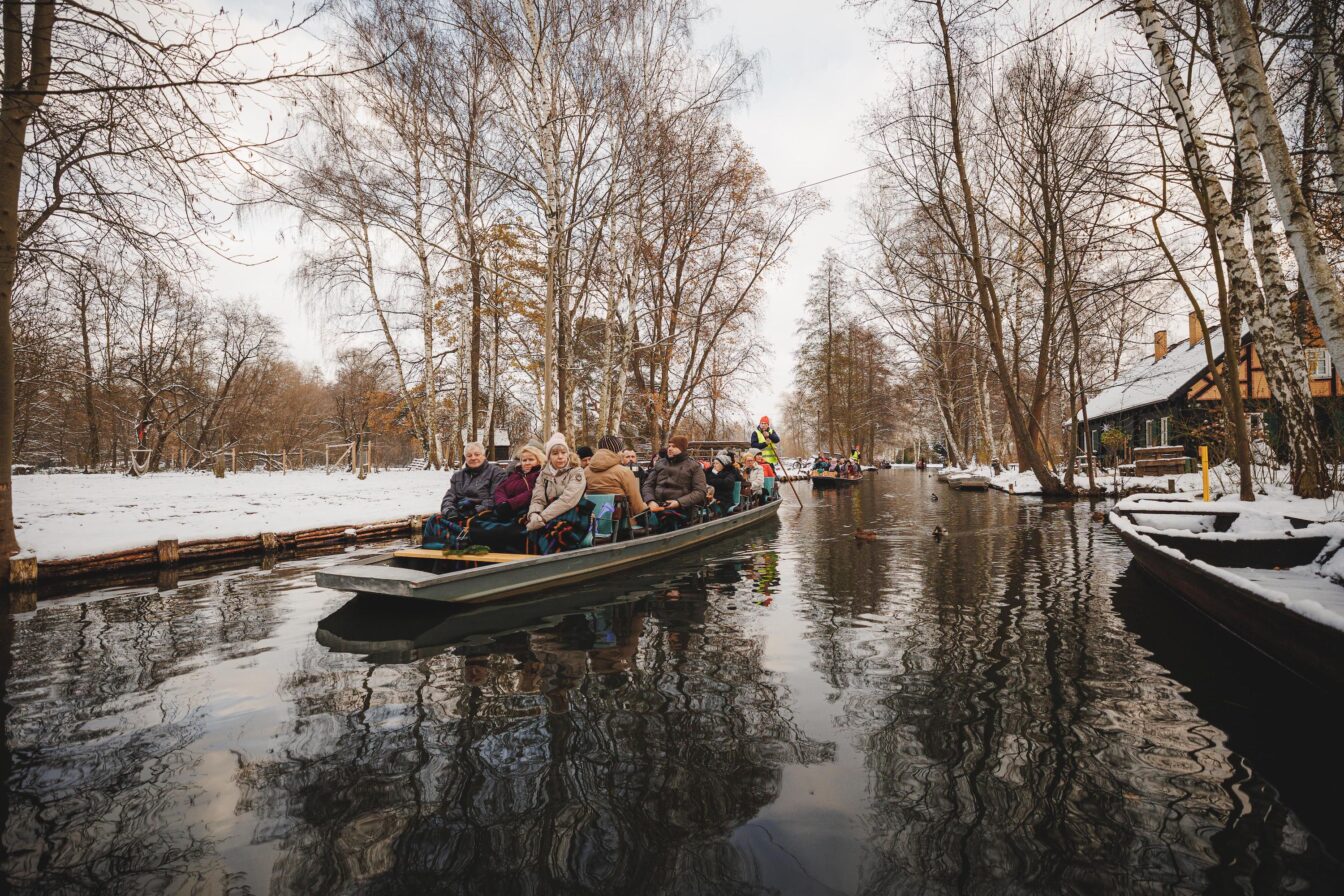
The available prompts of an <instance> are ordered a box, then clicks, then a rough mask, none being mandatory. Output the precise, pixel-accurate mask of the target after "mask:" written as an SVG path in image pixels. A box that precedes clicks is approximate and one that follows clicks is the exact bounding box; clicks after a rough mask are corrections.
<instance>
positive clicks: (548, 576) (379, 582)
mask: <svg viewBox="0 0 1344 896" xmlns="http://www.w3.org/2000/svg"><path fill="white" fill-rule="evenodd" d="M781 503H782V502H780V501H779V500H774V501H770V502H768V503H765V504H762V505H760V506H759V507H750V508H747V509H746V510H743V511H741V512H739V513H734V514H730V515H728V516H725V517H720V518H718V519H714V520H710V521H709V522H705V523H699V524H697V525H694V526H687V527H686V528H685V529H678V530H677V531H675V532H667V533H664V534H661V535H646V536H644V537H642V538H633V539H629V540H626V541H617V542H613V543H611V544H605V545H598V546H595V547H590V548H580V549H578V550H573V551H565V552H563V553H559V554H550V555H547V556H544V557H533V556H527V555H523V554H484V555H456V556H446V555H444V554H443V553H442V552H440V551H429V550H421V551H417V550H413V549H411V550H401V551H393V552H390V553H387V554H380V555H378V556H375V557H371V558H369V559H367V560H365V561H363V562H361V563H350V564H343V565H340V566H333V567H330V568H327V569H323V570H320V571H319V572H318V573H317V576H316V579H317V584H319V585H321V586H323V587H325V588H334V589H336V590H339V591H354V592H356V593H359V594H382V595H387V596H393V597H404V598H413V599H416V600H430V601H441V602H446V603H474V602H481V601H488V600H496V599H499V598H504V597H511V596H514V595H518V594H528V593H531V592H536V591H542V590H545V589H548V588H560V587H564V586H567V585H572V584H575V583H577V582H583V581H587V580H590V579H595V578H600V577H602V576H605V575H609V574H611V573H613V572H617V571H619V570H622V569H627V568H629V567H632V566H638V565H640V564H643V563H650V562H653V561H654V560H659V559H662V558H664V557H668V556H671V555H672V554H676V553H678V552H680V551H684V550H687V549H689V548H692V547H696V546H697V545H702V544H705V543H706V542H708V541H711V540H714V539H718V538H722V537H723V536H724V535H727V534H728V533H731V532H737V531H740V530H742V529H746V528H748V527H750V526H755V525H758V524H760V523H763V522H766V521H768V520H771V519H774V518H775V517H776V515H777V514H778V513H779V507H780V504H781ZM464 563H466V564H470V565H471V567H472V568H467V569H454V570H448V571H443V567H445V566H460V565H462V564H464Z"/></svg>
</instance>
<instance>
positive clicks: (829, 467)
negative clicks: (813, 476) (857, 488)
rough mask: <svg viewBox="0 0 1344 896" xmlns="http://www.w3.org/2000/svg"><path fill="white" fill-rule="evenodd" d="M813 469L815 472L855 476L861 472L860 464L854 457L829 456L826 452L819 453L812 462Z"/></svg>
mask: <svg viewBox="0 0 1344 896" xmlns="http://www.w3.org/2000/svg"><path fill="white" fill-rule="evenodd" d="M812 471H813V472H814V473H827V472H829V473H838V474H840V475H841V476H853V475H855V474H857V473H858V472H859V465H858V464H857V463H855V462H854V460H853V459H852V458H848V457H835V458H832V457H828V456H827V455H825V454H819V455H817V459H816V460H814V461H813V462H812Z"/></svg>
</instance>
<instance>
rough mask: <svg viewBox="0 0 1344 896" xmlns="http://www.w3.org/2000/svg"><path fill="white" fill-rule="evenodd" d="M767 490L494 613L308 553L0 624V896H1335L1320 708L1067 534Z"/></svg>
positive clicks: (948, 498) (930, 507)
mask: <svg viewBox="0 0 1344 896" xmlns="http://www.w3.org/2000/svg"><path fill="white" fill-rule="evenodd" d="M785 497H786V498H787V499H788V501H790V502H793V498H792V497H791V496H790V495H789V492H788V491H787V490H786V491H785ZM935 499H936V500H935ZM802 500H803V502H804V503H805V504H806V507H804V508H802V509H799V508H798V507H797V505H796V503H794V504H793V505H792V506H790V505H787V504H786V505H785V506H784V509H783V510H782V511H781V513H780V519H779V521H778V522H777V523H770V524H768V525H766V526H763V527H761V528H759V529H758V530H756V531H753V532H750V533H747V534H745V535H741V536H736V537H732V538H730V539H727V540H725V541H724V542H723V543H722V544H719V545H716V546H714V547H713V548H712V549H708V550H704V551H702V552H700V553H699V554H695V555H689V556H686V557H683V558H680V559H677V560H673V561H669V562H667V563H664V564H662V565H659V566H656V567H651V568H648V569H646V570H644V571H640V572H636V573H630V574H625V575H622V577H621V578H620V580H619V581H617V582H611V583H607V584H605V585H603V586H602V587H598V588H586V589H576V590H572V591H567V592H562V593H558V594H555V595H551V596H549V597H547V598H545V599H530V600H526V601H522V602H515V603H514V604H511V605H509V606H508V607H505V608H502V609H483V610H477V611H474V612H471V613H466V614H462V613H458V614H450V613H447V612H445V611H443V610H440V609H438V608H430V609H427V610H426V609H422V608H405V607H401V608H397V607H389V606H387V605H386V604H379V603H377V602H369V601H364V600H358V601H353V602H351V601H350V598H349V595H346V594H341V593H337V592H332V591H328V590H325V589H321V588H318V587H316V586H315V585H314V584H313V580H312V575H313V572H314V570H315V569H316V568H318V567H319V566H321V565H322V564H325V563H332V562H336V561H337V560H338V559H339V558H325V559H322V560H318V561H315V560H306V561H292V562H288V563H282V564H280V565H279V566H277V567H275V568H273V569H270V570H257V569H254V570H249V571H242V572H235V573H229V574H224V575H218V576H215V577H212V578H210V579H207V580H201V581H186V582H182V583H180V584H179V585H178V587H177V588H175V589H173V590H167V591H159V590H156V589H152V588H141V589H133V588H132V589H119V590H109V591H103V592H96V593H90V594H85V595H80V596H77V597H72V598H65V599H60V600H56V601H51V602H44V603H42V604H39V606H38V609H37V610H36V611H35V612H31V613H26V614H22V615H18V616H14V617H11V618H10V619H9V622H8V626H7V628H6V629H5V632H4V643H3V649H4V657H5V660H6V666H7V672H6V676H5V696H4V699H5V703H6V712H7V715H6V719H5V751H4V768H3V772H4V775H5V777H6V782H7V812H6V815H5V822H4V840H3V842H4V849H5V858H4V863H5V865H4V869H5V871H4V873H5V878H6V885H7V887H6V889H7V892H11V893H28V892H31V893H56V892H69V893H100V894H101V893H141V892H175V893H226V892H228V893H240V894H241V893H257V894H260V893H336V892H352V893H356V892H357V893H403V892H416V893H419V892H446V893H489V894H513V893H518V894H547V893H557V894H559V893H564V894H571V893H641V894H643V893H668V894H688V893H694V894H699V893H704V894H748V893H780V894H833V893H862V894H886V893H921V894H923V893H1070V892H1071V893H1089V894H1091V893H1110V892H1117V893H1119V892H1123V893H1149V892H1151V893H1186V892H1189V893H1196V892H1199V893H1205V892H1247V893H1251V892H1259V893H1277V892H1324V893H1339V892H1344V865H1342V864H1341V859H1342V858H1344V836H1342V835H1341V831H1342V830H1344V826H1342V825H1341V821H1340V819H1339V817H1338V815H1339V812H1340V809H1341V799H1340V797H1341V771H1340V767H1341V763H1340V761H1339V744H1340V741H1339V737H1338V735H1337V733H1336V732H1335V731H1334V727H1333V726H1334V723H1336V722H1337V720H1338V715H1339V709H1340V707H1339V705H1338V703H1337V702H1331V701H1330V700H1328V699H1327V698H1325V697H1322V696H1320V695H1315V694H1311V693H1309V692H1307V691H1305V690H1304V689H1303V688H1302V687H1301V686H1299V685H1297V684H1296V683H1294V682H1293V681H1292V680H1291V679H1287V678H1285V677H1284V676H1283V675H1281V674H1280V673H1278V672H1277V671H1276V670H1275V669H1274V668H1272V667H1269V666H1268V665H1267V664H1266V663H1265V662H1263V661H1262V660H1261V659H1259V658H1258V657H1257V656H1255V655H1254V654H1250V653H1249V652H1248V651H1246V650H1244V649H1243V648H1241V647H1240V646H1239V645H1238V644H1237V643H1236V642H1234V641H1232V640H1231V639H1230V638H1228V637H1227V636H1226V635H1225V634H1223V633H1221V632H1220V631H1218V630H1216V629H1214V628H1212V627H1211V626H1210V625H1209V624H1208V623H1206V622H1205V621H1204V620H1203V619H1201V618H1200V617H1197V616H1194V615H1193V614H1191V613H1189V612H1187V611H1184V610H1183V609H1182V608H1181V607H1180V606H1178V605H1173V603H1172V599H1171V598H1170V597H1168V596H1167V595H1166V594H1165V593H1163V592H1162V591H1161V590H1160V588H1159V587H1158V586H1157V585H1155V583H1153V582H1152V581H1151V580H1149V579H1147V578H1146V577H1144V575H1143V574H1142V573H1140V572H1139V571H1138V570H1136V569H1135V568H1134V567H1133V566H1132V565H1131V563H1130V558H1129V555H1128V552H1127V551H1126V549H1125V548H1124V546H1123V545H1122V544H1121V543H1120V542H1119V540H1118V539H1117V538H1116V537H1115V536H1114V535H1113V534H1112V533H1111V532H1109V531H1107V529H1106V528H1105V527H1104V526H1102V525H1100V524H1098V523H1097V522H1095V521H1094V520H1093V518H1092V512H1093V508H1091V507H1089V506H1087V505H1085V504H1077V505H1073V504H1048V503H1042V502H1041V501H1040V500H1037V499H1031V498H1020V497H1011V496H1007V495H1002V494H998V493H989V494H974V493H966V494H960V493H954V492H951V491H949V490H948V489H947V488H946V487H945V486H941V485H938V484H937V483H936V482H935V480H934V479H933V478H932V476H931V475H927V474H923V473H916V472H914V471H904V470H898V471H884V472H881V473H877V474H872V475H870V476H869V477H868V479H867V480H866V481H865V482H864V483H863V484H862V485H861V486H860V487H858V488H855V489H851V490H847V491H841V492H834V493H816V494H813V493H810V492H802ZM935 526H942V527H943V528H944V529H946V530H947V535H946V536H945V537H943V538H942V539H941V540H938V539H935V538H934V537H933V534H932V533H933V530H934V528H935ZM857 528H862V529H868V530H873V531H874V532H876V533H877V536H876V538H875V539H874V540H870V541H865V540H861V539H856V538H855V537H854V535H853V532H854V531H855V529H857Z"/></svg>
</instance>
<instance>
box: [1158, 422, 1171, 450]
mask: <svg viewBox="0 0 1344 896" xmlns="http://www.w3.org/2000/svg"><path fill="white" fill-rule="evenodd" d="M1158 427H1159V432H1160V434H1161V436H1162V444H1163V445H1170V444H1171V418H1170V417H1163V418H1162V419H1161V420H1159V421H1158Z"/></svg>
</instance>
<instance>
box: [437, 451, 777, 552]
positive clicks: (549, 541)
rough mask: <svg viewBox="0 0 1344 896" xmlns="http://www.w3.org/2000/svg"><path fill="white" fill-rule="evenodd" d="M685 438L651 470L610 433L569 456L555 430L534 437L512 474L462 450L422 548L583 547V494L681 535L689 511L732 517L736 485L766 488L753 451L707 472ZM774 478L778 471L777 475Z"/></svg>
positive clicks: (587, 510)
mask: <svg viewBox="0 0 1344 896" xmlns="http://www.w3.org/2000/svg"><path fill="white" fill-rule="evenodd" d="M688 445H689V443H688V441H687V440H686V438H685V437H684V436H673V437H672V438H670V439H669V440H668V444H667V447H666V448H665V449H663V450H662V451H660V452H659V453H658V457H657V459H655V461H654V463H653V465H652V467H651V468H649V469H648V470H642V469H640V468H639V466H638V463H637V458H636V455H635V452H633V451H630V450H628V449H625V448H623V446H622V443H621V440H620V439H619V438H618V437H616V436H604V437H603V438H602V439H601V440H600V441H599V442H598V450H597V451H596V452H592V451H587V450H585V449H580V452H582V456H581V455H580V453H579V452H571V451H570V448H569V445H568V444H567V443H566V442H565V437H564V436H563V435H561V434H560V433H555V434H554V435H552V436H551V438H550V439H549V440H547V442H546V444H545V445H544V446H543V445H541V444H540V443H539V442H537V441H536V440H533V441H530V442H528V443H527V444H526V445H524V446H523V447H522V449H521V450H520V451H519V452H518V459H517V460H516V461H514V463H513V464H512V465H511V466H510V467H509V469H508V470H507V471H505V470H502V469H500V468H499V467H497V466H495V465H494V464H491V463H488V462H487V461H486V457H485V446H484V445H482V444H480V443H479V442H472V443H471V444H469V445H467V446H466V450H465V452H464V454H465V463H464V464H463V466H462V468H461V469H458V470H455V471H454V472H453V475H452V478H451V480H450V482H449V486H448V491H447V493H446V494H444V496H443V501H442V503H441V505H440V512H439V513H438V514H436V515H435V516H433V517H431V518H430V519H429V520H428V521H427V522H426V523H425V530H424V542H425V544H426V545H445V546H447V547H450V548H453V549H457V550H461V549H464V548H467V547H471V546H475V545H483V546H485V547H487V548H490V549H491V550H495V551H507V552H527V553H538V554H550V553H554V552H556V551H561V550H566V549H568V548H573V547H577V546H578V545H579V544H581V543H582V542H583V541H584V539H585V538H586V537H587V534H588V527H589V526H590V525H591V524H592V505H591V503H590V502H586V501H584V496H585V494H593V495H623V496H624V497H625V500H626V503H627V505H628V507H629V512H630V515H631V516H632V517H634V518H636V519H638V518H640V517H646V519H645V521H644V525H645V526H646V527H647V528H648V529H649V530H650V531H653V532H666V531H670V530H673V529H678V528H681V527H682V526H685V525H686V524H687V523H688V522H690V520H691V518H692V516H693V510H692V508H695V507H700V506H703V505H705V504H706V503H707V502H709V501H711V500H712V501H713V509H714V510H717V511H719V512H727V511H728V510H730V509H731V505H732V501H733V491H734V489H733V484H734V483H736V482H742V483H743V488H742V493H743V494H744V495H747V496H751V495H759V494H762V492H763V491H764V485H765V476H766V471H765V469H763V467H764V461H760V460H759V455H760V452H759V451H755V452H749V453H748V454H747V455H746V456H745V457H744V458H743V461H742V469H741V470H739V469H738V467H737V466H736V464H734V462H733V459H732V457H731V456H730V455H727V454H720V455H718V456H717V457H715V458H714V461H713V463H712V464H711V467H710V470H709V472H708V473H707V472H706V470H705V468H704V467H702V466H701V465H700V463H699V462H697V461H695V460H694V459H693V458H691V457H690V456H689V455H687V453H686V449H687V447H688ZM771 472H773V471H771Z"/></svg>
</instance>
